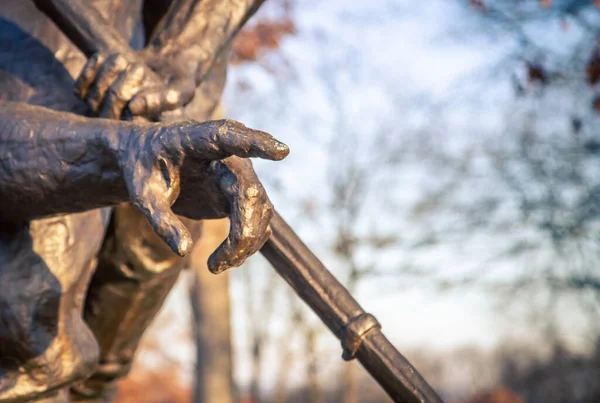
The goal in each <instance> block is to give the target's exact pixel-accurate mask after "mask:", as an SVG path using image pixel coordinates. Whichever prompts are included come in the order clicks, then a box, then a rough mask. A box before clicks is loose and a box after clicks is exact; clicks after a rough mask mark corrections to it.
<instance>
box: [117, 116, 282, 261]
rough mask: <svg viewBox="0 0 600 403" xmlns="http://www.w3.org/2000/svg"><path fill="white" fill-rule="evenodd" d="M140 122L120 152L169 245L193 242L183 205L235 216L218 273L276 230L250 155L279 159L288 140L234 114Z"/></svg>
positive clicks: (130, 184) (196, 214)
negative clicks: (200, 120)
mask: <svg viewBox="0 0 600 403" xmlns="http://www.w3.org/2000/svg"><path fill="white" fill-rule="evenodd" d="M136 127H138V126H137V125H136ZM139 127H141V128H143V131H141V132H140V133H138V132H137V129H135V130H134V133H133V134H131V133H127V134H124V135H123V137H122V138H120V140H119V141H118V142H117V143H118V145H117V148H116V150H115V154H116V155H117V156H118V157H117V158H118V159H119V166H120V167H121V171H122V173H123V179H124V181H125V185H126V187H127V191H128V193H129V196H130V199H131V202H132V203H133V205H134V206H135V207H136V208H137V209H138V210H139V211H140V212H142V213H143V214H144V215H145V216H146V217H147V219H148V220H149V222H150V224H151V225H152V227H153V229H154V231H155V232H156V233H157V234H158V235H159V236H160V237H161V238H162V239H163V240H164V241H165V242H166V243H167V244H168V245H169V246H170V247H171V249H172V250H173V251H174V252H176V253H178V254H180V255H182V256H183V255H185V254H186V253H188V252H189V251H190V250H191V247H192V240H191V237H190V235H189V233H188V231H187V229H186V228H185V226H184V225H183V224H182V222H181V221H180V220H179V219H178V218H177V216H176V215H175V213H177V214H180V215H182V216H185V217H188V218H192V219H207V218H220V217H226V216H229V217H230V220H231V229H230V233H229V236H228V237H227V239H226V240H225V241H224V242H223V244H222V245H221V246H220V247H219V248H218V249H217V250H216V251H215V252H214V253H213V254H212V256H211V257H210V259H209V268H210V270H211V271H212V272H214V273H218V272H221V271H223V270H226V269H227V268H229V267H232V266H239V265H240V264H242V263H243V262H244V260H246V258H247V257H248V256H250V255H251V254H253V253H255V252H256V251H258V250H259V249H260V248H261V247H262V245H263V244H264V243H265V241H266V240H267V238H268V237H269V235H270V231H269V228H268V226H269V221H270V219H271V216H272V214H273V209H272V205H271V203H270V201H269V199H268V197H267V195H266V193H265V190H264V188H263V186H262V185H261V183H260V182H259V180H258V179H257V177H256V174H255V173H254V170H253V169H252V164H251V163H250V161H249V160H248V159H247V158H249V157H259V158H264V159H269V160H281V159H283V158H285V157H286V156H287V154H288V152H289V149H288V147H287V146H286V145H285V144H283V143H281V142H279V141H277V140H275V139H274V138H273V137H272V136H271V135H269V134H268V133H265V132H261V131H258V130H252V129H249V128H247V127H246V126H244V125H243V124H241V123H238V122H235V121H232V120H219V121H210V122H204V123H195V122H182V123H174V124H168V125H165V124H148V125H142V126H139ZM221 160H222V161H221Z"/></svg>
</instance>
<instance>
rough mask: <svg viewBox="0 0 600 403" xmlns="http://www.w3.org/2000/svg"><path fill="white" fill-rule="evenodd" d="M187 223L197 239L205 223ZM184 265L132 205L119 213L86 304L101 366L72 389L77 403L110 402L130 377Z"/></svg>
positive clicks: (104, 246)
mask: <svg viewBox="0 0 600 403" xmlns="http://www.w3.org/2000/svg"><path fill="white" fill-rule="evenodd" d="M185 225H186V227H187V228H188V229H189V230H190V233H191V234H192V237H193V238H195V239H197V238H198V237H199V235H200V222H198V221H190V220H186V221H185ZM183 261H184V259H181V258H180V257H179V256H177V255H175V254H174V253H173V252H171V250H170V249H169V247H168V246H167V245H166V244H165V243H164V242H163V241H162V240H161V239H160V238H158V236H157V235H156V234H155V233H154V231H152V228H151V227H150V225H149V224H148V222H147V220H146V218H145V217H144V216H142V215H141V214H140V213H138V212H137V211H136V210H134V209H133V207H132V206H130V205H122V206H119V207H117V208H116V209H115V211H114V213H113V218H112V221H111V225H110V226H109V232H108V235H107V237H106V240H105V242H104V245H103V247H102V251H101V253H100V255H99V260H98V268H97V270H96V273H95V274H94V276H93V278H92V281H91V283H90V287H89V290H88V295H87V300H86V303H85V316H84V317H85V320H86V322H87V323H88V325H89V326H90V328H91V329H92V331H93V332H94V334H95V336H96V338H97V339H98V342H99V345H100V351H101V353H100V354H101V355H100V365H99V367H98V370H97V371H96V372H95V373H94V374H93V376H92V377H90V378H89V379H87V380H86V381H83V382H79V383H77V384H76V385H74V386H73V387H72V389H71V399H72V401H87V402H109V401H111V399H112V397H113V395H114V393H115V391H116V389H115V388H116V381H117V380H118V379H119V378H121V377H123V376H124V375H126V374H127V373H128V371H129V369H130V367H131V363H132V360H133V355H134V353H135V350H136V348H137V346H138V344H139V342H140V339H141V337H142V335H143V332H144V330H145V329H146V328H147V327H148V325H149V324H150V322H151V321H152V319H153V318H154V315H155V314H156V313H157V311H158V310H159V308H160V307H161V305H162V303H163V302H164V300H165V298H166V297H167V295H168V293H169V291H170V290H171V287H172V286H173V284H174V283H175V281H176V280H177V277H178V275H179V272H180V270H181V268H182V266H183Z"/></svg>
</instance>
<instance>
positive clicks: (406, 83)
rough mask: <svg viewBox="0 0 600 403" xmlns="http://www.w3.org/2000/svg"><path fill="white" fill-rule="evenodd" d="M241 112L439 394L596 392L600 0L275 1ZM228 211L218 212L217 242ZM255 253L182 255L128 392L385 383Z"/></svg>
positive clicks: (277, 396)
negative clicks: (201, 260) (243, 257)
mask: <svg viewBox="0 0 600 403" xmlns="http://www.w3.org/2000/svg"><path fill="white" fill-rule="evenodd" d="M223 109H224V111H225V115H226V116H227V117H230V118H233V119H236V120H240V121H242V122H244V123H245V124H246V125H248V126H251V127H254V128H258V129H262V130H265V131H268V132H270V133H272V134H273V135H275V136H276V137H278V138H279V139H281V140H282V141H284V142H286V143H287V144H289V145H290V148H291V150H292V152H291V154H290V156H289V157H288V158H287V159H286V160H285V161H283V162H281V163H273V162H264V161H256V163H255V167H256V169H257V171H258V173H259V176H260V178H261V179H262V181H263V183H264V184H265V187H266V188H267V190H268V192H269V195H270V197H271V199H272V201H273V204H274V205H275V206H276V208H277V209H278V211H279V212H280V213H281V215H282V216H283V217H284V218H285V219H286V220H287V221H288V222H289V223H290V224H291V226H292V227H293V228H294V229H295V230H296V231H297V232H298V233H299V235H300V236H301V237H302V239H303V240H304V241H305V242H306V243H307V244H308V245H309V246H310V247H311V248H312V249H313V251H314V252H315V253H316V254H317V255H318V256H319V257H320V258H321V259H322V260H323V261H324V262H325V264H326V266H327V267H328V268H329V269H330V270H331V271H333V272H334V274H335V275H336V276H337V277H338V278H339V279H340V280H341V281H342V282H343V283H344V285H346V287H347V288H348V289H349V290H350V291H351V292H352V293H353V294H354V295H355V296H356V298H357V299H358V300H359V302H360V303H361V304H362V305H363V306H364V307H365V309H366V310H367V311H368V312H371V313H373V314H374V315H375V316H376V317H377V318H378V319H379V321H380V322H381V323H382V324H383V330H384V332H385V334H386V335H387V336H388V338H389V339H390V340H391V341H392V342H393V343H394V344H395V346H396V347H397V348H398V349H399V350H400V351H401V352H402V353H403V354H404V355H405V356H406V357H407V358H408V359H409V360H410V361H411V362H412V363H413V364H414V365H415V366H416V368H417V369H418V370H419V371H420V372H421V373H422V374H423V376H424V377H425V378H426V379H427V380H428V381H429V382H430V383H431V384H432V385H433V386H434V388H435V389H436V390H437V391H438V393H439V394H440V395H441V396H442V398H443V399H444V400H445V401H448V402H464V403H523V402H544V403H554V402H556V403H559V402H580V403H583V402H589V403H592V402H600V267H599V266H600V220H599V219H600V200H599V199H600V166H599V164H600V2H599V1H593V0H428V1H423V2H417V1H410V0H372V1H357V2H349V1H344V0H327V1H317V0H268V1H267V2H266V3H265V5H264V6H263V7H262V9H261V10H260V11H259V13H258V14H257V15H256V16H255V17H254V18H253V20H251V22H250V23H249V25H248V26H247V27H246V28H245V29H244V30H243V31H242V32H241V33H240V35H239V36H238V38H237V40H236V42H235V43H234V45H233V55H232V67H231V68H230V72H229V78H228V86H227V88H226V93H225V96H224V98H223ZM226 231H227V223H226V222H219V221H214V222H209V223H207V230H206V232H207V234H209V236H207V237H206V238H205V239H204V240H203V244H202V245H201V247H202V250H203V252H202V253H205V254H206V255H207V256H208V254H209V253H210V252H211V251H212V250H213V249H214V248H215V246H216V245H218V243H219V242H220V241H221V240H222V239H223V238H224V237H225V235H226ZM340 355H341V347H340V346H339V344H338V342H337V341H336V339H335V337H334V336H333V335H331V334H330V333H329V331H328V330H327V329H326V328H325V326H324V325H322V324H321V323H320V321H319V320H318V319H317V318H316V315H314V314H313V313H312V312H310V311H309V310H308V309H307V308H306V307H305V306H304V305H303V304H302V302H301V301H300V300H299V298H298V297H296V296H295V295H294V294H293V292H292V291H291V290H290V289H289V287H288V286H287V285H286V284H285V283H284V282H283V281H282V280H281V279H280V278H279V277H278V276H277V275H276V274H275V272H274V270H272V268H271V267H270V266H269V265H268V263H267V262H266V261H265V260H264V259H263V258H262V257H261V256H255V257H253V258H252V259H250V261H249V262H247V263H246V264H245V265H244V266H243V267H241V268H238V269H234V270H232V271H231V272H230V273H228V274H225V275H220V276H213V275H210V274H209V273H208V271H207V270H206V268H191V269H190V270H188V271H187V272H186V273H184V274H183V275H182V276H181V278H180V280H179V282H178V284H177V286H176V287H175V289H174V290H173V292H172V293H171V295H170V297H169V299H168V301H167V303H166V304H165V306H164V308H163V310H162V311H161V313H160V314H159V316H158V317H157V319H156V320H155V322H154V323H153V325H152V327H151V328H150V329H149V331H148V332H147V334H146V336H145V338H144V341H143V343H142V348H141V350H140V352H139V354H138V356H137V359H136V363H135V365H134V368H133V370H132V372H131V374H130V376H129V377H128V378H127V379H126V380H124V381H123V382H122V383H121V385H120V389H119V395H118V402H121V403H124V402H150V403H154V402H156V403H159V402H161V403H167V402H203V403H229V402H231V403H233V402H246V403H249V402H261V403H262V402H264V403H267V402H268V403H271V402H272V403H283V402H310V403H325V402H343V403H358V402H388V401H389V399H388V398H386V396H385V395H384V393H383V392H382V391H381V390H380V389H379V387H378V386H377V385H376V384H375V383H374V382H373V381H372V380H371V379H370V378H369V376H368V375H367V374H366V373H365V371H364V370H363V369H362V368H361V367H360V364H359V363H357V362H350V363H346V362H344V361H342V359H341V358H340Z"/></svg>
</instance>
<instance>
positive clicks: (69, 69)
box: [0, 0, 288, 402]
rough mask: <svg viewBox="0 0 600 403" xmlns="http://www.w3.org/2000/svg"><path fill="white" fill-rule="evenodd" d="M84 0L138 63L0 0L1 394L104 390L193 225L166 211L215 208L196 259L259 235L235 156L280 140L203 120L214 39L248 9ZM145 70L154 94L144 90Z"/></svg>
mask: <svg viewBox="0 0 600 403" xmlns="http://www.w3.org/2000/svg"><path fill="white" fill-rule="evenodd" d="M85 3H87V4H89V6H90V7H93V8H94V9H95V10H97V11H98V12H100V14H103V15H104V16H105V18H106V19H105V21H110V22H111V26H110V27H107V29H115V30H117V31H118V33H119V34H120V35H121V36H122V37H123V38H127V39H128V41H129V42H130V43H131V44H132V45H133V46H134V47H135V48H137V49H138V52H139V54H140V56H141V57H143V58H144V60H146V61H147V63H146V65H140V64H130V63H129V62H128V61H127V60H125V59H124V58H123V57H122V56H121V55H118V54H109V55H105V54H98V55H97V56H96V57H93V58H91V59H90V60H89V61H88V62H87V63H86V60H85V57H84V56H83V54H82V53H81V52H80V51H79V50H78V49H77V48H76V47H74V45H73V44H72V43H71V42H70V41H69V40H68V39H67V38H66V37H65V36H64V35H63V34H62V33H61V32H60V31H59V30H58V29H57V27H56V26H55V25H54V24H53V23H52V22H51V21H50V20H49V19H48V18H47V17H46V16H45V15H44V14H43V13H41V12H40V11H38V10H37V9H36V7H35V6H34V4H33V3H32V2H29V1H23V0H4V1H3V2H2V5H1V6H0V42H1V45H0V88H1V89H2V91H1V94H0V97H1V99H0V127H1V128H0V155H1V156H2V168H1V169H0V195H1V197H0V221H1V222H2V224H1V235H0V237H1V239H2V242H1V244H0V402H12V401H15V402H16V401H29V400H31V399H34V398H39V397H43V396H50V395H52V394H56V393H57V392H58V391H60V390H61V389H62V388H65V387H69V386H71V385H73V386H72V388H71V395H72V396H73V400H75V401H77V400H94V399H101V397H102V396H104V395H110V392H111V391H110V389H111V387H112V381H113V380H114V379H116V378H118V377H119V376H122V375H123V374H125V373H126V372H127V370H128V367H129V365H130V363H131V359H132V356H133V353H134V351H135V348H136V345H137V342H138V341H139V338H140V336H141V333H142V332H143V330H144V328H145V327H146V326H147V325H148V323H149V321H150V320H151V319H152V317H153V315H154V313H155V312H156V311H157V310H158V308H159V307H160V305H161V303H162V301H163V300H164V298H165V296H166V294H167V292H168V291H169V289H170V287H171V285H172V284H173V282H174V281H175V278H176V276H177V273H178V271H179V268H180V267H181V265H182V262H181V258H179V256H177V255H181V256H183V255H185V254H187V253H188V252H189V251H190V249H191V247H192V244H193V239H194V238H196V237H197V236H198V235H199V234H200V228H199V226H198V224H196V223H194V222H193V221H191V220H185V225H184V223H183V222H184V220H183V219H180V218H178V217H177V216H176V215H175V214H179V215H180V216H183V217H186V218H188V219H192V220H200V219H205V218H216V217H225V216H230V217H231V232H230V234H229V237H228V238H227V240H226V241H225V242H224V243H223V244H222V245H221V247H220V248H219V249H218V250H217V251H215V253H213V255H212V256H211V259H210V263H209V265H210V268H211V270H212V271H213V272H219V271H222V270H225V269H227V268H229V267H231V266H237V265H239V264H241V263H242V262H243V261H244V260H245V259H246V258H247V257H248V256H249V255H250V254H252V253H254V252H256V251H257V250H258V249H259V248H260V247H261V246H262V245H263V243H264V242H265V240H266V238H267V237H268V236H269V232H268V230H267V228H268V224H269V219H270V217H271V215H272V208H271V204H270V203H269V200H268V197H267V195H266V194H265V191H264V189H263V187H262V186H261V184H260V182H259V181H258V179H257V178H256V175H255V174H254V171H253V170H252V165H251V163H250V162H249V161H248V160H247V158H248V157H260V158H267V159H273V160H279V159H282V158H284V157H285V156H286V155H287V153H288V149H287V147H286V146H285V145H284V144H282V143H280V142H278V141H277V140H275V139H274V138H272V137H271V136H270V135H269V134H267V133H263V132H260V131H255V130H252V129H249V128H246V127H245V126H244V125H242V124H240V123H237V122H234V121H230V120H217V121H207V120H209V119H211V117H212V116H213V115H214V113H215V111H216V110H217V108H218V101H219V97H220V92H221V90H222V88H223V84H224V80H225V73H226V66H227V49H225V48H220V47H221V44H223V43H228V41H229V40H230V37H231V36H232V35H233V34H234V33H235V32H236V30H237V28H238V27H239V26H240V25H241V23H242V22H243V21H244V20H245V19H246V18H247V15H248V14H249V13H251V12H252V10H251V9H250V7H249V6H248V7H246V9H245V10H240V8H239V7H231V6H230V5H229V3H228V2H223V1H198V0H183V1H173V2H170V1H161V0H153V1H146V2H145V3H144V2H142V1H140V0H128V1H122V0H93V1H86V2H85ZM170 3H172V4H170ZM240 12H241V15H240ZM197 38H204V40H202V39H201V40H197ZM146 43H148V45H147V46H144V45H145V44H146ZM214 45H219V48H214ZM149 70H152V71H155V72H157V73H158V74H159V75H160V76H161V77H162V78H163V79H164V80H165V81H167V82H168V83H169V86H168V90H167V91H162V90H161V89H160V88H158V89H155V88H147V87H144V85H143V84H144V75H145V74H147V71H149ZM80 72H81V73H80ZM78 75H79V79H78V80H77V81H76V82H75V81H74V79H75V78H77V76H78ZM74 88H77V96H76V95H75V94H74V91H73V89H74ZM207 95H208V96H207ZM130 101H131V102H130ZM179 105H185V109H186V112H187V113H188V115H189V116H193V117H194V118H195V120H196V121H198V122H203V121H206V122H204V123H197V122H194V121H185V122H176V123H147V122H139V121H137V120H136V119H133V120H131V121H116V120H108V119H115V118H116V119H118V118H120V117H122V116H123V115H124V114H125V109H127V113H128V114H132V115H141V116H150V117H152V116H153V115H156V114H158V113H160V112H162V111H163V110H167V109H173V107H174V106H179ZM128 106H129V107H128ZM94 116H98V117H99V118H96V117H94ZM127 202H130V204H123V203H127ZM114 206H118V207H117V208H113V207H114ZM148 223H150V225H148ZM155 234H156V235H158V237H157V236H156V235H155ZM163 241H164V243H166V244H167V245H168V247H165V246H163ZM171 251H173V252H176V254H174V253H173V252H171ZM93 273H95V274H94V275H93V278H91V280H90V277H91V276H92V274H93ZM88 284H89V290H88V291H87V293H86V290H87V289H88ZM84 304H85V314H84V317H85V321H83V320H82V309H83V306H84ZM98 361H99V365H98ZM85 379H87V381H85V382H80V383H75V382H77V381H83V380H85ZM54 400H55V401H67V393H66V392H62V393H60V394H59V395H58V396H57V397H55V398H54Z"/></svg>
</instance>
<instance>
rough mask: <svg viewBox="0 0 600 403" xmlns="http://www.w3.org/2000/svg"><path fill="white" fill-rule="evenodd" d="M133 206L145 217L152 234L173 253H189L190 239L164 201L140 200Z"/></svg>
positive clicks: (183, 226)
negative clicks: (150, 226)
mask: <svg viewBox="0 0 600 403" xmlns="http://www.w3.org/2000/svg"><path fill="white" fill-rule="evenodd" d="M133 205H134V207H135V208H136V209H138V210H139V211H140V212H141V213H142V214H144V215H145V216H146V218H147V219H148V222H150V225H152V229H154V232H156V234H157V235H158V236H159V237H160V238H161V239H162V240H163V241H165V242H166V243H167V245H169V247H170V248H171V250H172V251H173V252H175V253H177V254H178V255H179V256H185V255H187V254H188V253H189V252H191V250H192V246H193V241H192V237H191V236H190V233H189V231H188V230H187V228H186V227H185V225H183V223H182V222H181V220H179V218H177V216H176V215H175V214H174V213H173V211H172V210H171V207H170V206H169V204H168V203H166V201H165V202H163V201H158V200H156V199H155V200H148V199H141V200H139V201H137V202H135V203H133Z"/></svg>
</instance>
